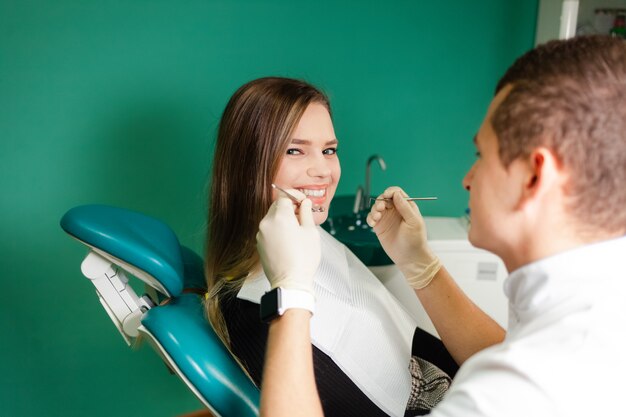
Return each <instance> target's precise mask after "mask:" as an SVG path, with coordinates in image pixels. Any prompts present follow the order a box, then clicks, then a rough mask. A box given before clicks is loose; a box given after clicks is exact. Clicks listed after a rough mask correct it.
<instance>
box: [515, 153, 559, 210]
mask: <svg viewBox="0 0 626 417" xmlns="http://www.w3.org/2000/svg"><path fill="white" fill-rule="evenodd" d="M513 163H515V162H513ZM523 167H524V168H523V172H522V173H521V184H520V188H521V189H520V196H519V206H520V207H522V206H527V207H531V206H535V205H536V204H537V203H539V202H541V201H543V200H544V199H546V198H552V197H554V196H555V195H557V194H559V193H561V192H562V186H563V185H564V178H565V176H564V175H563V168H562V164H561V163H560V161H559V159H558V158H557V156H556V155H555V154H554V152H553V151H551V150H550V149H548V148H545V147H540V148H536V149H534V150H533V151H532V152H531V153H530V155H529V156H528V157H527V158H526V160H525V161H524V162H523Z"/></svg>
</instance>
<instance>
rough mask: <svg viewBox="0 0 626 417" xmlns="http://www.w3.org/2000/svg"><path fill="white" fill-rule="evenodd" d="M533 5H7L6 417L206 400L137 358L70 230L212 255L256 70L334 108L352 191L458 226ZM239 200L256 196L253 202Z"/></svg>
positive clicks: (172, 407) (140, 410)
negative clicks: (132, 212)
mask: <svg viewBox="0 0 626 417" xmlns="http://www.w3.org/2000/svg"><path fill="white" fill-rule="evenodd" d="M536 10H537V1H528V0H484V1H480V2H478V1H472V2H468V1H466V0H449V1H447V2H436V1H430V2H422V1H420V2H418V1H414V0H406V1H386V2H370V1H336V0H322V1H316V2H303V1H293V0H273V1H265V2H261V1H252V0H237V1H226V0H222V1H215V0H213V1H211V0H206V1H191V0H190V1H179V2H174V1H157V0H155V1H129V0H124V1H104V2H102V1H98V2H96V1H92V2H90V1H80V0H74V1H72V0H55V1H43V0H38V1H34V0H21V1H17V0H15V1H11V0H2V1H0V166H1V167H2V168H1V169H2V175H0V189H1V190H2V197H1V198H0V230H1V231H2V233H3V236H4V238H3V239H2V240H1V241H0V266H1V271H2V278H1V279H2V285H3V291H2V301H1V302H0V313H1V314H0V415H2V416H35V415H45V416H64V417H68V416H83V415H90V416H131V415H134V416H135V415H136V416H148V415H149V416H172V415H176V414H177V413H182V412H185V411H190V410H193V409H196V408H198V407H199V402H198V401H197V400H196V399H195V398H194V397H193V396H192V395H191V394H190V393H188V392H187V390H186V389H185V388H184V387H183V386H182V384H181V383H180V382H179V381H178V380H177V379H176V378H175V377H173V376H170V375H169V374H168V373H167V371H166V369H165V367H164V366H163V365H162V364H161V362H160V360H159V359H158V358H157V357H156V354H154V353H152V351H151V350H150V349H148V348H147V347H144V348H142V349H140V351H132V350H130V349H127V348H126V346H125V344H124V343H123V341H122V339H121V338H119V337H118V336H117V335H116V332H115V329H114V328H113V326H112V324H111V323H110V322H109V319H108V318H107V317H106V315H105V313H104V311H102V309H101V307H100V305H99V303H98V301H97V299H96V296H95V294H94V292H93V289H92V286H91V284H89V283H88V282H87V281H86V279H84V278H82V276H81V274H80V270H79V263H80V260H81V257H82V255H83V254H84V250H83V248H82V247H81V245H79V244H78V243H76V242H74V241H72V240H71V239H69V238H68V237H67V236H65V235H64V234H63V233H62V232H61V230H60V228H59V226H58V221H59V219H60V217H61V216H62V214H63V213H64V212H65V211H66V210H67V209H69V208H70V207H72V206H75V205H78V204H83V203H92V202H99V203H107V204H113V205H119V206H123V207H127V208H131V209H136V210H140V211H143V212H145V213H148V214H151V215H154V216H156V217H158V218H161V219H163V220H165V221H166V222H168V223H169V224H170V225H171V226H172V227H173V228H174V229H175V230H176V231H177V232H178V233H179V237H180V239H181V241H182V242H184V243H186V244H188V245H190V246H192V247H194V248H196V249H198V250H200V249H201V247H202V240H203V234H204V226H205V224H204V223H205V221H204V212H205V208H206V203H205V191H206V190H205V187H206V181H207V173H208V172H209V170H210V161H211V153H212V146H213V140H214V136H215V130H216V126H217V122H218V118H219V116H220V114H221V111H222V109H223V106H224V105H225V103H226V101H227V99H228V97H229V96H230V94H232V93H233V92H234V90H235V89H236V88H237V87H238V86H239V85H241V84H242V83H244V82H246V81H248V80H250V79H252V78H256V77H259V76H265V75H284V76H292V77H299V78H305V79H307V80H309V81H311V82H313V83H315V84H317V85H319V86H321V87H322V88H323V89H324V90H325V91H326V92H327V93H328V94H329V95H330V97H331V100H332V102H333V106H334V116H335V123H336V131H337V135H338V137H339V139H340V141H341V146H340V157H341V161H342V167H343V179H342V182H341V185H340V187H339V194H351V193H353V192H354V190H355V188H356V187H357V185H358V184H361V183H362V182H363V177H364V165H365V160H366V158H367V157H368V156H369V155H371V154H373V153H379V154H381V155H382V156H383V157H384V158H385V160H386V161H387V165H388V170H387V171H386V172H381V171H380V170H379V169H378V168H374V169H373V191H374V192H380V191H382V189H383V188H384V187H385V186H387V185H390V184H399V185H402V186H404V187H405V188H406V189H407V191H408V192H409V193H411V194H414V195H437V196H439V197H440V200H439V201H438V202H436V203H428V204H427V205H426V204H425V205H424V207H423V211H424V212H425V214H429V215H446V216H457V215H461V214H462V213H463V210H464V208H465V206H466V195H465V192H464V191H463V190H462V188H461V184H460V182H461V178H462V176H463V174H464V172H465V170H466V169H467V168H468V167H469V166H470V164H471V163H472V161H473V152H474V151H473V147H472V143H471V142H472V136H473V134H474V132H475V131H476V129H477V128H478V126H479V124H480V121H481V119H482V116H483V113H484V111H485V108H486V106H487V104H488V102H489V100H490V96H491V94H492V90H493V88H494V85H495V81H496V79H497V77H499V76H500V75H501V73H502V72H503V70H504V69H505V68H506V67H507V66H508V65H509V64H510V63H511V62H512V60H513V59H514V58H515V57H516V56H517V55H519V54H520V53H522V52H523V51H525V50H527V49H528V48H530V47H531V46H532V45H533V37H534V33H535V16H536ZM242 191H245V190H242Z"/></svg>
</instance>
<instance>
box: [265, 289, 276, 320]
mask: <svg viewBox="0 0 626 417" xmlns="http://www.w3.org/2000/svg"><path fill="white" fill-rule="evenodd" d="M279 291H280V288H274V289H273V290H272V291H270V292H267V293H265V294H263V297H261V321H263V322H265V323H269V322H270V321H272V320H274V319H275V318H276V317H278V316H279V314H278V297H280V294H279Z"/></svg>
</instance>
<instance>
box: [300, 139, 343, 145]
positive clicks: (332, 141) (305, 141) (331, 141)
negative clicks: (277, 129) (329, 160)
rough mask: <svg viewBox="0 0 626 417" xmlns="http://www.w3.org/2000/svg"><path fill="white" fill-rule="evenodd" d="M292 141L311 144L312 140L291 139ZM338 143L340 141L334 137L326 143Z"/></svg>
mask: <svg viewBox="0 0 626 417" xmlns="http://www.w3.org/2000/svg"><path fill="white" fill-rule="evenodd" d="M291 143H293V144H296V145H310V144H311V141H310V140H307V139H291ZM337 143H339V141H338V140H337V139H332V140H329V141H328V142H326V145H335V144H337Z"/></svg>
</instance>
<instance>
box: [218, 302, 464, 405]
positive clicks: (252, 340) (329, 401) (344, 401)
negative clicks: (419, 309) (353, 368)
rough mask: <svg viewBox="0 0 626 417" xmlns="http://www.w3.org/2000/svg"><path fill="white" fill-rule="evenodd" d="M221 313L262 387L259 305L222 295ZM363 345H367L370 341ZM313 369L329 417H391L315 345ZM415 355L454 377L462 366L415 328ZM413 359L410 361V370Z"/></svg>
mask: <svg viewBox="0 0 626 417" xmlns="http://www.w3.org/2000/svg"><path fill="white" fill-rule="evenodd" d="M220 305H221V311H222V314H223V316H224V320H225V322H226V327H227V328H228V334H229V335H230V343H231V349H232V351H233V353H234V354H235V355H236V356H237V358H239V360H240V361H241V363H242V364H243V365H244V366H245V367H246V369H247V370H248V372H249V373H250V376H251V377H252V379H253V380H254V383H255V384H256V385H257V386H259V387H260V386H261V377H262V373H263V361H264V359H265V347H266V345H267V333H268V328H269V325H268V324H267V323H263V322H262V321H261V319H260V317H259V305H258V304H255V303H252V302H250V301H245V300H240V299H238V298H236V296H234V295H231V296H222V298H221V303H220ZM363 343H367V341H366V340H364V341H363ZM312 347H313V367H314V372H315V382H316V384H317V390H318V393H319V396H320V399H321V402H322V408H323V410H324V415H326V416H328V417H334V416H336V417H339V416H341V417H344V416H345V417H350V416H355V417H370V416H371V417H376V416H387V414H385V413H384V412H383V411H382V410H381V409H380V408H378V406H376V404H374V403H373V402H372V401H371V400H370V399H369V398H368V397H367V396H366V395H365V394H364V393H363V392H362V391H361V390H360V389H359V387H357V386H356V385H355V384H354V382H352V380H351V379H350V378H349V377H348V376H347V375H346V374H345V373H344V372H343V371H342V370H341V369H340V368H339V367H338V366H337V365H336V364H335V362H334V361H333V360H332V359H331V358H330V357H329V356H328V355H326V354H325V353H324V352H322V351H321V350H319V349H318V348H317V347H315V345H313V346H312ZM412 354H413V355H414V356H419V357H421V358H422V359H425V360H427V361H429V362H431V363H434V364H435V365H437V366H439V368H441V369H442V370H443V371H444V372H447V373H448V375H450V376H451V377H453V376H454V374H455V373H456V370H457V369H458V366H457V365H456V363H455V362H454V360H453V359H452V357H451V356H450V354H449V353H448V351H447V350H446V349H445V347H444V346H443V343H441V341H440V340H439V339H437V338H436V337H434V336H431V335H430V334H429V333H427V332H425V331H424V330H421V329H420V328H416V329H415V333H414V335H413V346H412ZM408 366H409V359H408V358H407V368H408ZM427 413H428V410H423V411H422V410H412V411H409V412H407V416H408V415H411V416H415V415H422V414H427Z"/></svg>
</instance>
